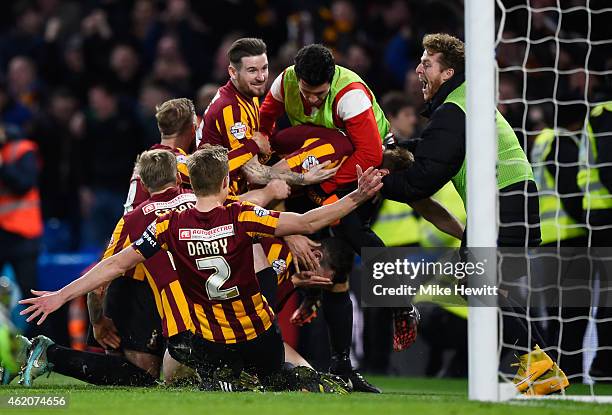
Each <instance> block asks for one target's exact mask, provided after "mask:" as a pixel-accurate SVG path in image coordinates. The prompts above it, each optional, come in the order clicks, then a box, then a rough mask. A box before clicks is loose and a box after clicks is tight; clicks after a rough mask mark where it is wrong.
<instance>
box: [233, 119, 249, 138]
mask: <svg viewBox="0 0 612 415" xmlns="http://www.w3.org/2000/svg"><path fill="white" fill-rule="evenodd" d="M246 132H247V126H246V125H244V124H243V123H242V122H241V121H238V122H237V123H235V124H234V125H232V126H231V127H230V133H231V134H232V135H233V136H234V137H236V139H237V140H242V139H243V138H244V137H246Z"/></svg>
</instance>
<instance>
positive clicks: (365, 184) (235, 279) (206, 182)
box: [23, 147, 381, 379]
mask: <svg viewBox="0 0 612 415" xmlns="http://www.w3.org/2000/svg"><path fill="white" fill-rule="evenodd" d="M188 167H189V173H190V174H189V175H190V177H191V183H192V187H193V189H194V192H195V194H196V197H197V202H196V205H195V207H194V208H192V209H187V210H184V211H183V212H170V213H168V214H167V215H164V216H162V217H160V218H158V220H157V221H156V222H154V224H152V225H151V226H150V227H149V228H148V229H147V231H146V232H145V233H143V235H142V237H141V238H140V239H139V240H138V241H136V242H135V243H134V244H132V245H130V246H128V247H127V248H125V249H124V250H122V251H121V252H120V253H118V254H116V255H113V256H112V257H110V258H107V259H105V260H104V261H102V262H101V263H99V264H98V265H96V266H95V267H94V268H93V269H92V270H90V271H89V272H88V273H86V274H85V275H84V276H83V277H81V278H79V279H78V280H76V281H74V282H72V283H71V284H69V285H67V286H66V287H64V288H62V289H61V290H59V291H55V292H39V291H37V292H35V293H34V294H36V295H40V297H37V298H30V299H26V300H23V304H31V305H30V306H29V307H28V308H26V309H25V310H24V311H23V313H24V314H31V315H30V316H29V317H28V320H29V321H32V320H33V319H35V318H37V317H39V316H40V317H39V321H38V323H39V324H40V323H42V322H43V321H44V320H45V319H46V317H47V316H48V314H49V313H51V312H53V311H55V310H57V309H58V308H59V307H60V306H61V305H62V304H64V303H65V302H66V301H68V300H70V299H72V298H74V297H76V296H78V295H82V294H83V293H85V292H88V291H90V290H92V289H94V288H96V287H97V286H99V285H101V284H104V283H105V282H108V281H111V280H112V279H114V278H116V277H117V276H118V275H121V274H123V273H125V272H126V271H127V270H129V269H131V268H133V267H135V266H136V265H138V264H139V263H141V262H143V261H144V260H145V258H147V257H152V256H153V255H155V254H156V253H157V252H158V251H159V250H160V249H162V250H166V251H168V252H170V253H172V257H173V261H174V264H175V266H176V268H177V271H178V275H179V280H180V281H181V284H182V286H183V289H184V291H185V294H186V296H187V297H188V298H190V299H191V301H193V303H194V307H193V309H192V310H191V314H192V315H194V316H195V319H194V322H198V323H199V324H197V325H199V330H200V331H201V336H196V335H194V334H193V333H191V332H184V333H180V334H178V335H176V336H172V337H171V338H170V339H169V351H170V353H171V355H173V357H175V358H176V359H177V360H179V361H181V362H183V363H186V364H188V365H192V366H195V367H196V369H198V370H200V371H201V373H208V371H207V370H201V369H208V368H209V367H210V365H211V364H212V365H213V366H215V367H218V366H222V365H223V364H227V365H233V364H235V362H236V360H238V361H239V362H240V361H241V362H242V363H243V367H244V368H247V369H249V370H252V371H253V372H255V373H256V374H257V375H259V376H260V378H261V379H265V378H266V377H267V376H269V375H271V374H272V373H273V372H275V371H277V370H278V369H280V366H281V365H282V363H283V361H284V359H283V355H284V349H283V346H282V340H281V339H280V335H279V333H278V331H277V329H276V326H275V325H274V324H273V313H272V311H271V310H270V308H269V307H268V304H267V303H266V300H265V298H263V297H262V296H261V294H260V292H259V287H258V284H257V279H256V278H255V274H254V271H253V257H252V244H253V242H252V238H253V237H254V236H257V235H265V236H282V235H288V234H294V233H310V232H314V231H316V230H317V229H320V228H322V227H324V226H327V225H328V224H329V223H330V222H333V221H335V220H338V219H339V218H341V217H342V216H344V215H346V214H347V213H349V212H350V211H352V210H354V209H355V208H356V207H357V206H359V205H360V204H361V203H363V202H364V201H366V200H367V199H369V198H370V197H372V196H373V195H374V194H375V193H376V192H377V191H378V190H380V186H381V185H380V183H381V177H380V173H379V172H378V171H377V170H376V169H372V168H369V169H368V170H366V171H365V172H364V173H363V175H362V174H361V171H360V168H359V167H357V170H358V176H360V180H359V186H358V188H357V189H356V190H355V191H354V192H352V193H351V194H349V195H348V196H346V197H344V198H342V199H340V200H339V201H337V202H335V203H333V204H330V205H328V206H324V207H321V208H319V209H315V210H313V211H310V212H308V213H306V214H303V215H299V214H294V213H281V212H275V211H269V210H266V209H263V208H261V207H258V206H255V205H251V204H246V203H235V204H231V205H229V206H227V207H225V206H223V202H224V201H225V199H226V196H227V194H228V191H229V176H228V173H229V166H228V162H227V151H225V150H224V149H222V148H219V147H209V148H205V149H202V150H199V151H197V152H196V153H194V154H193V155H192V156H191V157H190V158H189V160H188ZM203 285H204V288H203ZM264 350H265V352H264ZM194 357H199V358H197V359H195V360H194Z"/></svg>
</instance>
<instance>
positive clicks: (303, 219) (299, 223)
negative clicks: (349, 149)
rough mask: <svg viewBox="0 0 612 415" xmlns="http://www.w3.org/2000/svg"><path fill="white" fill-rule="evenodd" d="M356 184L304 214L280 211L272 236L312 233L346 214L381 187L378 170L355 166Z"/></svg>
mask: <svg viewBox="0 0 612 415" xmlns="http://www.w3.org/2000/svg"><path fill="white" fill-rule="evenodd" d="M356 169H357V178H358V182H357V183H358V185H357V189H356V190H353V191H352V192H351V193H349V194H348V195H346V196H344V197H343V198H342V199H340V200H338V201H336V202H334V203H331V204H329V205H325V206H321V207H319V208H316V209H313V210H311V211H308V212H306V213H304V214H301V215H300V214H297V213H291V212H282V213H281V214H280V215H279V218H278V224H277V226H276V231H275V232H274V236H285V235H294V234H302V233H307V234H310V233H313V232H316V231H318V230H319V229H321V228H323V227H325V226H328V225H330V224H332V223H334V222H335V221H337V220H339V219H341V218H343V217H344V216H346V215H348V214H349V213H350V212H352V211H353V210H355V209H356V208H357V206H359V205H360V204H362V203H363V202H365V201H366V200H368V199H370V198H371V197H372V196H374V195H375V194H376V192H378V191H379V190H380V188H381V187H382V182H381V178H382V175H381V174H380V172H379V171H378V170H377V169H375V168H373V167H370V168H368V169H367V170H366V171H365V172H363V173H362V171H361V167H360V166H359V165H357V166H356Z"/></svg>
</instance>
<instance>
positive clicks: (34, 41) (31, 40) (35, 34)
mask: <svg viewBox="0 0 612 415" xmlns="http://www.w3.org/2000/svg"><path fill="white" fill-rule="evenodd" d="M9 4H10V3H9ZM4 6H7V5H6V4H4ZM8 9H9V10H10V6H9V7H8ZM13 9H14V12H15V26H14V27H12V28H11V29H10V31H9V33H8V35H6V36H3V37H2V40H0V59H1V61H2V69H3V70H4V69H5V68H6V67H7V66H8V63H9V61H10V60H11V59H13V58H14V57H15V56H22V55H25V56H31V57H34V56H36V55H37V53H38V51H39V50H40V49H41V47H42V45H43V39H42V24H43V22H42V19H41V16H40V14H39V13H38V12H37V10H36V8H35V7H34V6H33V5H31V4H30V3H29V2H23V1H21V2H15V5H14V8H13ZM4 10H6V9H4Z"/></svg>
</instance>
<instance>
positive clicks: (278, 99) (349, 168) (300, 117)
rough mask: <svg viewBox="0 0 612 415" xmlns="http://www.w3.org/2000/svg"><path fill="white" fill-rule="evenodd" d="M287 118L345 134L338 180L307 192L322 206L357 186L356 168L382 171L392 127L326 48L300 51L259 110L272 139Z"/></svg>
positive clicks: (358, 82) (357, 80)
mask: <svg viewBox="0 0 612 415" xmlns="http://www.w3.org/2000/svg"><path fill="white" fill-rule="evenodd" d="M283 113H285V114H286V115H287V116H288V117H289V121H290V122H291V125H292V126H296V125H301V124H313V125H317V126H321V127H325V128H332V129H341V130H343V131H344V132H345V133H346V136H347V137H348V139H349V140H350V142H351V144H352V145H353V153H352V154H351V156H350V157H349V158H348V159H347V160H345V162H344V163H343V164H342V166H341V167H340V169H339V170H338V172H337V173H336V175H335V176H334V177H332V178H330V179H329V180H327V181H325V182H323V183H321V185H319V186H316V188H315V187H314V186H311V188H309V196H311V197H312V198H313V200H315V201H317V202H319V204H320V203H322V202H323V201H324V200H325V199H327V198H328V196H330V195H332V194H333V193H334V192H335V191H336V190H337V189H338V188H342V187H346V186H350V185H351V184H353V183H354V182H355V165H356V164H359V165H361V166H368V167H369V166H378V165H379V164H380V163H381V161H382V140H383V138H385V136H386V135H387V133H388V132H389V122H388V121H387V119H386V118H385V115H384V114H383V112H382V109H381V108H380V106H379V105H378V103H377V102H376V97H375V96H374V93H373V92H372V91H371V90H370V89H369V88H368V86H367V85H366V84H365V82H364V81H363V80H362V79H361V78H360V77H359V76H358V75H357V74H356V73H354V72H352V71H350V70H349V69H346V68H344V67H342V66H339V65H336V64H335V61H334V57H333V55H332V53H331V51H330V50H329V49H327V48H326V47H324V46H322V45H318V44H315V45H308V46H305V47H303V48H302V49H300V50H299V51H298V53H297V55H296V57H295V65H293V66H290V67H288V68H286V69H285V70H284V71H283V73H282V74H281V75H279V76H278V77H277V78H276V79H275V80H274V82H273V83H272V86H271V88H270V91H269V92H268V95H267V96H266V99H265V100H264V102H263V104H262V107H261V111H260V123H261V127H260V131H261V132H262V133H263V134H265V135H267V136H268V137H270V136H271V135H272V133H273V131H274V124H275V122H276V120H277V119H278V118H279V117H280V116H281V115H282V114H283ZM365 237H366V238H367V239H368V240H367V241H366V242H367V243H365V244H364V245H365V246H382V244H381V242H380V240H377V238H376V237H375V236H374V235H373V234H369V235H366V236H365Z"/></svg>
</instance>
